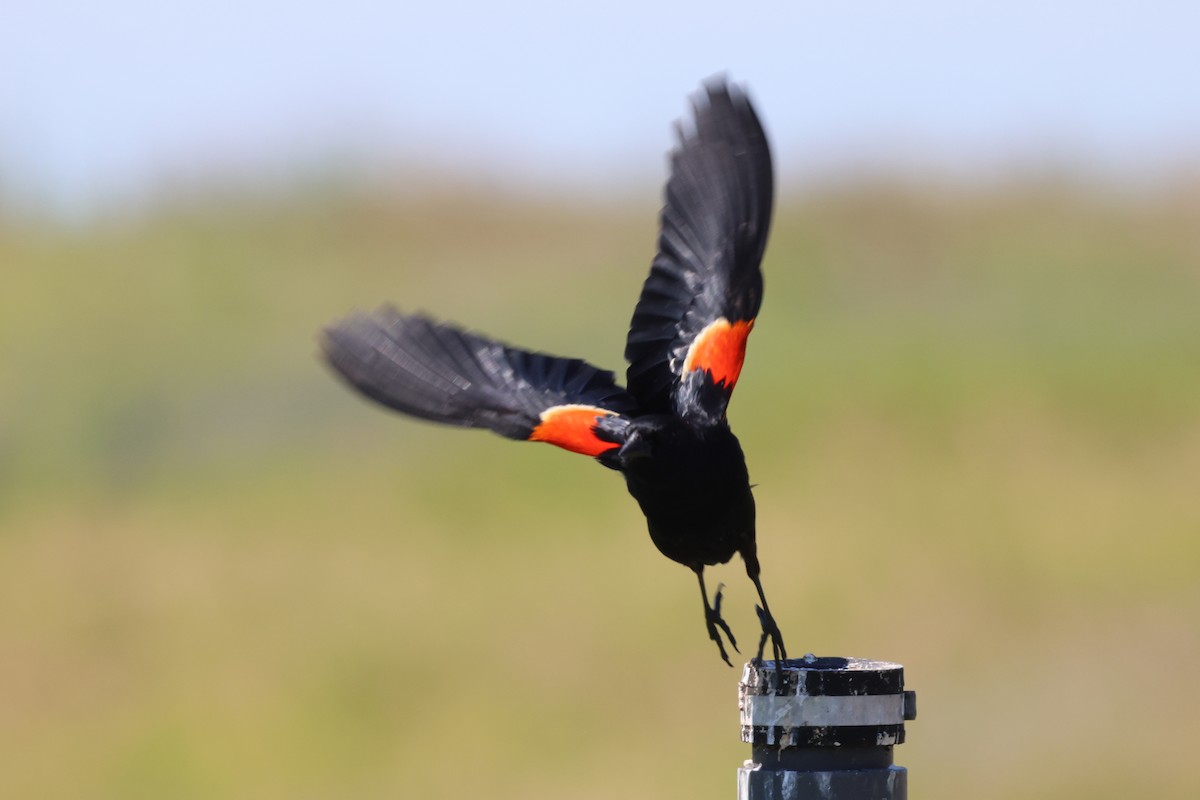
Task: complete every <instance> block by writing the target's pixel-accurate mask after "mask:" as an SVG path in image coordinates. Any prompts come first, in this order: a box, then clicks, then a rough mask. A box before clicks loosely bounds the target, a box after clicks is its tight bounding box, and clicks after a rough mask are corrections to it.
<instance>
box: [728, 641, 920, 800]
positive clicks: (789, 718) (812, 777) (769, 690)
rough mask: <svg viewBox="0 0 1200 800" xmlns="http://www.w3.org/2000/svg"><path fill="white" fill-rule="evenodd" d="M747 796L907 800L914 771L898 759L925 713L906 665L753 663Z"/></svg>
mask: <svg viewBox="0 0 1200 800" xmlns="http://www.w3.org/2000/svg"><path fill="white" fill-rule="evenodd" d="M738 707H739V708H740V710H741V715H742V741H743V742H747V743H748V744H750V745H751V755H752V759H751V760H750V761H747V762H746V763H745V765H744V766H743V767H742V768H741V769H739V770H738V800H810V799H815V798H820V800H907V798H908V770H906V769H905V768H904V767H900V766H896V765H895V764H894V763H893V762H892V748H893V747H894V746H895V745H898V744H902V743H903V742H904V721H905V720H911V719H915V718H916V716H917V695H916V692H911V691H905V690H904V667H902V666H901V665H899V664H893V663H890V662H887V661H868V660H866V659H861V658H817V657H816V656H811V655H809V656H805V657H804V658H795V659H789V660H787V661H783V662H779V666H778V667H777V666H776V662H774V661H763V662H761V663H755V662H753V661H752V662H750V663H748V664H746V668H745V670H743V672H742V680H741V683H740V684H738Z"/></svg>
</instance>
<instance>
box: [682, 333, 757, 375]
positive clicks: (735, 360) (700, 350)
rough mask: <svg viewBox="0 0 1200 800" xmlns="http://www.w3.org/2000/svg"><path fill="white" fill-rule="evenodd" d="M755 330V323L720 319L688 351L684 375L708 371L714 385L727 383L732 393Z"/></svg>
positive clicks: (697, 338) (698, 336)
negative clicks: (749, 338)
mask: <svg viewBox="0 0 1200 800" xmlns="http://www.w3.org/2000/svg"><path fill="white" fill-rule="evenodd" d="M753 327H754V320H752V319H749V320H738V321H737V322H730V321H729V320H727V319H725V318H724V317H721V318H719V319H717V320H715V321H713V322H711V323H709V324H708V325H707V326H706V327H705V328H704V330H702V331H700V333H699V334H698V335H697V336H696V341H694V342H692V346H691V347H689V348H688V352H687V357H686V358H684V360H683V372H684V374H687V373H688V372H690V371H692V370H694V369H703V370H707V371H708V372H709V373H710V374H711V375H712V377H713V382H714V383H724V384H725V386H726V387H727V388H728V389H730V390H732V389H733V387H734V385H736V384H737V381H738V376H740V375H741V374H742V362H743V361H745V360H746V339H747V338H748V337H749V336H750V330H751V329H752V328H753Z"/></svg>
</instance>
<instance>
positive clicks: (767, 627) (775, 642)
mask: <svg viewBox="0 0 1200 800" xmlns="http://www.w3.org/2000/svg"><path fill="white" fill-rule="evenodd" d="M746 573H747V574H748V575H749V576H750V580H752V581H754V588H755V589H757V590H758V599H759V601H760V602H761V603H762V605H761V606H755V607H754V610H755V611H757V612H758V623H759V624H760V625H761V626H762V638H761V639H759V640H758V657H757V658H758V660H759V661H762V657H763V649H764V648H765V647H766V646H767V639H770V640H771V649H772V650H773V651H774V653H775V663H776V665H777V666H781V665H782V663H783V662H784V661H787V648H785V647H784V646H783V634H781V633H780V632H779V626H778V625H776V624H775V618H774V617H773V616H771V607H770V606H768V605H767V596H766V595H765V594H763V588H762V581H760V580H759V579H758V570H753V571H751V570H750V569H749V568H747V569H746Z"/></svg>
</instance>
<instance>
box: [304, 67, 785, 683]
mask: <svg viewBox="0 0 1200 800" xmlns="http://www.w3.org/2000/svg"><path fill="white" fill-rule="evenodd" d="M692 105H693V116H694V123H693V125H692V127H691V128H690V129H684V127H683V126H682V125H680V126H678V136H679V144H678V146H677V147H676V148H675V150H674V151H673V152H672V154H671V177H670V180H669V181H668V183H667V187H666V205H665V207H664V208H663V210H662V217H661V229H660V233H659V236H658V254H657V255H656V256H655V258H654V261H653V263H652V265H651V268H650V276H649V277H648V278H647V279H646V283H645V285H644V286H643V288H642V294H641V297H640V298H639V299H638V303H637V307H636V308H635V309H634V312H633V321H632V323H631V324H630V327H629V335H628V337H627V339H626V345H625V358H626V360H627V361H628V362H629V369H628V371H627V373H626V376H627V379H628V384H629V386H628V389H622V388H621V387H620V386H618V385H617V383H616V381H615V378H614V376H613V373H611V372H607V371H603V370H600V369H597V368H596V367H593V366H592V365H591V364H588V363H586V362H584V361H582V360H580V359H568V358H558V357H555V356H549V355H545V354H542V353H534V352H529V351H527V350H519V349H517V348H514V347H510V346H508V345H506V344H503V343H501V342H497V341H494V340H491V339H487V338H485V337H483V336H480V335H478V334H475V333H472V332H469V331H466V330H463V329H462V328H458V327H455V326H453V325H448V324H446V323H442V322H436V321H434V320H432V319H429V318H428V317H425V316H422V315H416V314H401V313H399V312H397V311H396V310H394V309H392V308H388V307H385V308H383V309H381V310H379V311H377V312H375V313H373V314H367V313H361V312H360V313H355V314H352V315H351V316H350V317H348V318H347V319H345V320H343V321H341V322H339V323H337V324H336V325H333V326H331V327H329V328H327V329H326V330H325V331H324V337H323V340H322V346H323V349H324V352H325V356H326V358H327V359H328V360H329V363H330V365H331V366H332V367H333V368H334V369H335V370H336V371H337V372H338V373H339V374H340V375H341V376H342V377H343V378H345V380H347V381H348V382H349V383H350V384H351V385H352V386H353V387H355V388H356V389H358V391H360V392H362V393H363V394H365V395H366V396H367V397H370V398H371V399H373V400H376V401H377V402H379V403H382V404H383V405H385V406H389V407H391V408H394V409H397V410H399V411H402V412H404V413H406V414H410V415H412V416H414V417H420V418H422V419H427V420H433V421H434V422H442V423H446V424H450V425H463V426H468V427H475V428H487V429H489V430H492V431H495V432H496V433H499V434H500V435H502V436H507V437H509V438H510V439H524V440H528V441H535V442H549V443H551V444H554V445H558V446H559V447H562V448H565V449H567V450H570V451H572V452H576V453H583V454H584V455H589V456H592V457H594V458H595V459H596V460H597V461H599V462H600V463H601V464H603V465H604V466H606V467H609V468H611V469H615V470H617V471H619V472H620V473H621V474H622V475H624V476H625V482H626V485H627V486H628V488H629V493H630V494H632V495H633V496H634V498H635V499H636V500H637V501H638V503H639V504H640V505H641V507H642V511H643V512H644V513H645V515H646V522H647V523H648V525H649V528H650V538H651V539H653V540H654V544H655V545H656V546H657V547H658V549H659V550H660V551H661V552H662V554H663V555H665V556H666V557H667V558H670V559H672V560H673V561H677V562H679V563H680V564H683V565H684V566H687V567H690V568H691V569H692V570H694V571H695V573H696V575H697V577H698V578H699V580H700V594H701V597H702V598H703V599H704V621H705V625H706V626H707V629H708V635H709V637H710V638H712V640H713V641H715V642H716V643H717V648H718V649H719V650H720V653H721V658H723V659H724V660H725V662H726V663H729V656H728V655H727V654H726V652H725V646H724V644H723V643H722V640H721V637H720V635H719V633H718V629H719V630H720V631H724V633H725V635H726V636H727V637H729V643H730V644H731V645H732V646H733V647H734V649H735V650H736V649H737V642H736V641H735V640H734V637H733V633H732V632H731V631H730V630H729V626H728V625H727V624H726V623H725V620H724V619H722V618H721V587H718V588H717V592H716V595H715V597H714V601H713V603H712V604H711V605H710V604H709V602H708V592H707V590H706V589H705V587H704V567H705V566H707V565H712V564H723V563H725V562H727V561H729V559H731V558H732V557H733V554H734V553H740V554H741V556H742V559H743V561H745V564H746V574H747V575H749V576H750V580H752V581H753V582H754V588H755V589H757V590H758V597H759V601H760V602H761V606H758V607H757V610H758V617H759V621H760V624H761V626H762V637H761V639H760V640H759V647H758V657H759V658H760V659H761V658H762V653H763V648H764V646H765V644H766V641H767V639H768V638H769V639H770V640H771V645H772V648H773V650H774V655H775V658H776V659H777V660H779V659H786V658H787V653H786V651H785V650H784V645H783V637H782V636H781V634H780V632H779V627H778V626H777V625H776V624H775V620H774V618H773V617H772V616H771V612H770V608H769V606H768V605H767V598H766V596H765V595H764V594H763V588H762V583H761V581H760V580H759V563H758V555H757V552H756V548H755V537H754V497H753V495H752V494H751V492H750V481H749V476H748V473H747V472H746V461H745V458H744V456H743V455H742V448H741V445H740V444H739V443H738V440H737V438H736V437H735V436H734V435H733V432H732V431H730V429H729V423H728V421H727V420H726V416H725V409H726V406H728V404H729V398H730V395H731V394H732V392H733V387H734V385H735V384H736V383H737V379H738V376H739V374H740V373H741V370H742V361H743V359H744V357H745V354H746V338H747V337H748V336H749V334H750V329H751V328H753V327H754V319H755V316H756V315H757V314H758V309H759V305H760V304H761V302H762V291H763V280H762V273H761V272H760V271H759V263H760V262H761V260H762V255H763V249H764V247H765V246H766V241H767V230H768V228H769V227H770V222H771V204H772V194H773V185H772V183H773V181H772V168H771V154H770V149H769V147H768V145H767V140H766V136H765V135H764V133H763V129H762V126H761V124H760V123H759V121H758V117H757V115H756V114H755V113H754V109H753V108H752V107H751V104H750V101H749V99H747V97H746V95H745V93H744V91H743V90H742V89H741V88H739V87H737V86H735V85H729V84H726V83H725V81H723V80H718V81H713V82H710V83H709V84H708V85H706V86H705V87H704V91H703V92H702V93H700V94H698V95H697V96H696V97H694V98H693V103H692Z"/></svg>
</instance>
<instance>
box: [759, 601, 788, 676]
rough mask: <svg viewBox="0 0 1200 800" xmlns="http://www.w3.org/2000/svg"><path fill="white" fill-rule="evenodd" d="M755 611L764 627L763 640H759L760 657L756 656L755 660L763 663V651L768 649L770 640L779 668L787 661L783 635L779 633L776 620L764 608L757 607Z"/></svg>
mask: <svg viewBox="0 0 1200 800" xmlns="http://www.w3.org/2000/svg"><path fill="white" fill-rule="evenodd" d="M754 610H755V611H757V612H758V624H759V625H761V626H762V638H760V639H759V640H758V655H757V656H755V660H756V661H759V662H761V661H762V658H763V651H764V650H765V649H766V647H767V639H770V640H771V650H772V652H773V653H774V654H775V663H776V665H777V666H779V665H782V663H783V662H784V661H787V648H786V647H784V646H783V634H781V633H780V632H779V626H778V625H776V624H775V618H774V617H772V616H771V612H770V611H767V610H766V609H764V608H763V607H762V606H755V607H754Z"/></svg>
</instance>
